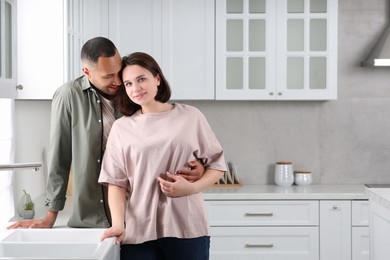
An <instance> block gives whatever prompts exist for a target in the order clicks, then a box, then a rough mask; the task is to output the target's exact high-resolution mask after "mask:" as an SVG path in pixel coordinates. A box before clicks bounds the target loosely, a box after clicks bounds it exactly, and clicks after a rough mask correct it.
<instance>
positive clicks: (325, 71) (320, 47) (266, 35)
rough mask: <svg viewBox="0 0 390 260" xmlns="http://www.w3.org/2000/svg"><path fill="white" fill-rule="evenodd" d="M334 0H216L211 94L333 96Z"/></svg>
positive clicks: (224, 97)
mask: <svg viewBox="0 0 390 260" xmlns="http://www.w3.org/2000/svg"><path fill="white" fill-rule="evenodd" d="M337 18H338V0H277V1H274V0H216V28H217V29H216V30H217V31H216V99H220V100H274V99H280V100H329V99H336V98H337Z"/></svg>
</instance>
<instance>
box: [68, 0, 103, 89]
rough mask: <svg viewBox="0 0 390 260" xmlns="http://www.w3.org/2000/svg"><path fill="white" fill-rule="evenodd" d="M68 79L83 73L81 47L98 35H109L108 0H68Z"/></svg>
mask: <svg viewBox="0 0 390 260" xmlns="http://www.w3.org/2000/svg"><path fill="white" fill-rule="evenodd" d="M65 4H66V7H65V9H66V11H65V13H66V16H65V24H66V38H67V40H66V45H67V46H66V47H65V50H66V54H65V55H66V58H65V67H66V81H68V80H72V79H75V78H77V77H79V76H81V75H82V74H83V72H82V70H81V69H82V68H81V67H82V64H81V59H80V52H81V47H82V46H83V45H84V43H85V42H86V41H88V40H89V39H91V38H93V37H96V36H105V37H107V36H108V11H107V10H108V9H109V8H108V0H66V1H65Z"/></svg>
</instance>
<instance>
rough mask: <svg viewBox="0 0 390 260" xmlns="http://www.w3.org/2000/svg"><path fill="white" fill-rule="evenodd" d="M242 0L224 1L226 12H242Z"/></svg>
mask: <svg viewBox="0 0 390 260" xmlns="http://www.w3.org/2000/svg"><path fill="white" fill-rule="evenodd" d="M243 6H244V5H243V0H227V1H226V13H228V14H234V13H240V14H241V13H242V12H243V10H244V7H243Z"/></svg>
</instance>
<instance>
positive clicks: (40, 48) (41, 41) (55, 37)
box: [17, 0, 65, 99]
mask: <svg viewBox="0 0 390 260" xmlns="http://www.w3.org/2000/svg"><path fill="white" fill-rule="evenodd" d="M64 14H65V13H64V1H63V0H34V1H31V0H17V38H18V47H17V63H18V68H17V76H18V78H17V84H18V85H22V86H23V90H18V96H17V98H18V99H51V98H52V96H53V94H54V91H55V90H56V89H57V88H58V87H59V86H61V85H62V84H63V83H64V81H65V68H64V64H65V63H64V60H65V57H64V55H65V48H64V45H65V44H64V38H65V33H64V30H65V28H64V20H65V19H64Z"/></svg>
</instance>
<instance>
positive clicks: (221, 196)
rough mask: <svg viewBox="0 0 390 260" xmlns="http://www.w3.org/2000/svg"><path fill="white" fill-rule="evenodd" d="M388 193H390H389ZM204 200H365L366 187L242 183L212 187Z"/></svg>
mask: <svg viewBox="0 0 390 260" xmlns="http://www.w3.org/2000/svg"><path fill="white" fill-rule="evenodd" d="M389 195H390V194H389ZM204 198H205V200H343V199H348V200H365V199H368V196H367V194H366V187H365V186H364V185H363V184H358V185H322V184H321V185H309V186H295V185H293V186H290V187H279V186H276V185H243V186H242V187H229V188H226V187H212V188H209V189H207V190H206V191H205V192H204Z"/></svg>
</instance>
